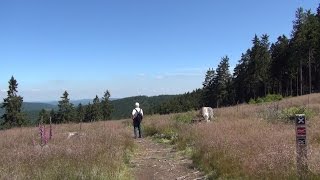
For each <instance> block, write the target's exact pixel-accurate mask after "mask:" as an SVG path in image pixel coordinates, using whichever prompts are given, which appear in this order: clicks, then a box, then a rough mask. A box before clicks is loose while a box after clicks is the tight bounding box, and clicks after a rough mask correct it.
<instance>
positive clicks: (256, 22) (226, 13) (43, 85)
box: [0, 0, 319, 101]
mask: <svg viewBox="0 0 320 180" xmlns="http://www.w3.org/2000/svg"><path fill="white" fill-rule="evenodd" d="M318 4H319V0H263V1H258V0H220V1H218V0H112V1H111V0H100V1H99V0H0V98H1V99H2V98H3V97H5V96H6V92H5V91H6V89H7V87H8V80H9V79H10V77H11V76H12V75H13V76H14V77H15V78H16V79H17V80H18V83H19V87H18V90H19V94H20V95H22V96H23V97H24V100H25V101H50V100H57V99H59V97H60V96H61V95H62V93H63V91H64V90H67V91H68V92H69V93H70V98H71V99H83V98H90V99H91V98H94V96H95V95H96V94H97V95H99V96H102V95H103V92H104V91H105V90H106V89H108V90H110V92H111V96H112V97H113V98H121V97H128V96H135V95H148V96H150V95H159V94H177V93H184V92H187V91H192V90H193V89H196V88H200V87H201V86H202V82H203V80H204V76H205V72H206V70H207V69H208V68H211V67H212V68H216V67H217V64H218V63H219V61H220V59H221V57H223V56H225V55H228V56H229V58H230V66H231V68H233V67H234V66H235V64H236V63H237V61H238V60H239V58H240V56H241V53H243V52H245V51H246V49H248V48H250V47H251V40H252V38H253V36H254V35H255V34H257V35H261V34H263V33H267V34H269V35H270V41H271V42H274V41H275V39H276V38H277V36H279V35H281V34H285V35H287V36H289V35H290V31H291V30H292V21H293V20H294V15H295V10H296V9H297V8H298V7H300V6H301V7H303V8H304V9H311V10H312V11H313V12H315V9H316V8H317V7H318Z"/></svg>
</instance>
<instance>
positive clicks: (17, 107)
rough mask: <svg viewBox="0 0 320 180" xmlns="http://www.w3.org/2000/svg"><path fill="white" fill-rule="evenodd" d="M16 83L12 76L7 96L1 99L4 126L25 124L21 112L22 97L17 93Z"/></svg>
mask: <svg viewBox="0 0 320 180" xmlns="http://www.w3.org/2000/svg"><path fill="white" fill-rule="evenodd" d="M17 88H18V83H17V80H16V79H14V77H13V76H12V77H11V79H10V80H9V90H8V91H7V92H8V96H7V98H5V99H3V104H2V106H1V108H3V109H4V110H5V113H4V114H3V116H2V118H3V120H4V122H3V123H2V125H3V127H4V128H11V127H15V126H22V125H24V124H26V122H25V117H24V114H23V113H22V112H21V109H22V103H23V97H21V96H18V95H17V92H18V90H17Z"/></svg>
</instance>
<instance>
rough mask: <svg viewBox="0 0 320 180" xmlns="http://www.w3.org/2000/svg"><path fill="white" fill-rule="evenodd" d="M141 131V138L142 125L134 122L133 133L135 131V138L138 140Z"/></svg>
mask: <svg viewBox="0 0 320 180" xmlns="http://www.w3.org/2000/svg"><path fill="white" fill-rule="evenodd" d="M137 129H138V131H139V138H141V137H142V136H141V123H140V122H133V131H134V138H137V131H136V130H137Z"/></svg>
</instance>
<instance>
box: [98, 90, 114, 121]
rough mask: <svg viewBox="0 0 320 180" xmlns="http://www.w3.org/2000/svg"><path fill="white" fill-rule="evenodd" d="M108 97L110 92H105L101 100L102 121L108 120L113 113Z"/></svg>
mask: <svg viewBox="0 0 320 180" xmlns="http://www.w3.org/2000/svg"><path fill="white" fill-rule="evenodd" d="M110 96H111V95H110V92H109V91H108V90H107V91H106V92H105V93H104V95H103V97H102V100H101V107H102V117H103V119H104V120H109V119H110V118H111V113H112V111H113V107H112V105H111V102H110Z"/></svg>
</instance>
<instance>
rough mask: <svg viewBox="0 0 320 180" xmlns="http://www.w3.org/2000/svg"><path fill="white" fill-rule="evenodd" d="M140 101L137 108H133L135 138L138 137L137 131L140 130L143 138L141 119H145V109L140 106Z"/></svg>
mask: <svg viewBox="0 0 320 180" xmlns="http://www.w3.org/2000/svg"><path fill="white" fill-rule="evenodd" d="M139 106H140V105H139V103H138V102H136V104H135V108H134V109H133V110H132V116H131V118H132V120H133V131H134V138H137V131H136V129H138V131H139V138H142V132H141V121H142V119H143V110H142V109H141V108H140V107H139Z"/></svg>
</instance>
